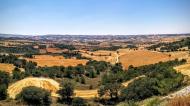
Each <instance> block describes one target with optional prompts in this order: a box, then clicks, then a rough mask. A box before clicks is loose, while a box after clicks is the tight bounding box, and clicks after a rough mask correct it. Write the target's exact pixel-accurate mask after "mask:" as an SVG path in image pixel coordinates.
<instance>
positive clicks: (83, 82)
mask: <svg viewBox="0 0 190 106" xmlns="http://www.w3.org/2000/svg"><path fill="white" fill-rule="evenodd" d="M80 81H81V84H85V83H86V80H85V78H84V76H81V79H80Z"/></svg>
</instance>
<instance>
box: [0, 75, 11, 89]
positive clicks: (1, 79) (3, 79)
mask: <svg viewBox="0 0 190 106" xmlns="http://www.w3.org/2000/svg"><path fill="white" fill-rule="evenodd" d="M9 81H10V76H9V73H7V72H3V71H0V85H1V84H5V85H6V86H7V87H8V85H9Z"/></svg>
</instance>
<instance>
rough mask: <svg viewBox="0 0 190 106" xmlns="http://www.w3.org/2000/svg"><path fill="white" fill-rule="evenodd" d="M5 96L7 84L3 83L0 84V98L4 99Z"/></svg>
mask: <svg viewBox="0 0 190 106" xmlns="http://www.w3.org/2000/svg"><path fill="white" fill-rule="evenodd" d="M6 98H7V86H6V85H5V84H0V100H5V99H6Z"/></svg>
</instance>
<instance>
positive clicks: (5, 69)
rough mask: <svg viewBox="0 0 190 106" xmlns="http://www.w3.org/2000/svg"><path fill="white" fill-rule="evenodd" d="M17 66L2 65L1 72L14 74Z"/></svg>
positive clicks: (0, 66) (0, 65)
mask: <svg viewBox="0 0 190 106" xmlns="http://www.w3.org/2000/svg"><path fill="white" fill-rule="evenodd" d="M14 68H15V66H14V65H13V64H6V63H0V70H1V71H5V72H8V73H12V71H13V70H14Z"/></svg>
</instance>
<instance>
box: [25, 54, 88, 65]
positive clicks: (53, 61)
mask: <svg viewBox="0 0 190 106" xmlns="http://www.w3.org/2000/svg"><path fill="white" fill-rule="evenodd" d="M26 60H28V61H33V62H36V63H37V65H38V66H41V67H44V66H49V67H51V66H65V67H67V66H77V65H78V64H83V65H85V64H86V62H87V60H84V59H83V60H79V59H65V58H64V57H63V56H51V55H35V56H34V58H31V59H30V58H26Z"/></svg>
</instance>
